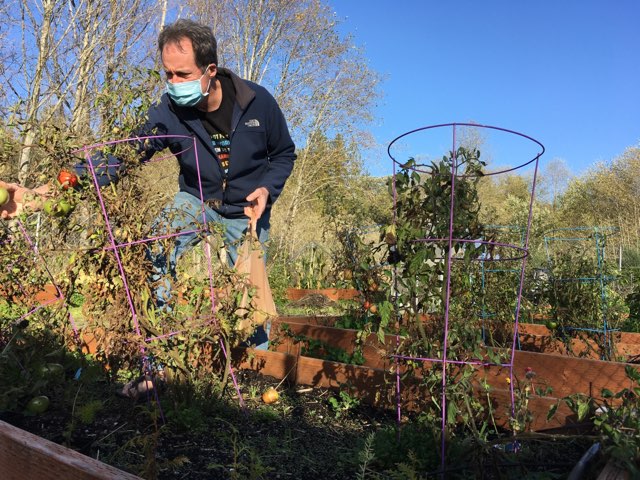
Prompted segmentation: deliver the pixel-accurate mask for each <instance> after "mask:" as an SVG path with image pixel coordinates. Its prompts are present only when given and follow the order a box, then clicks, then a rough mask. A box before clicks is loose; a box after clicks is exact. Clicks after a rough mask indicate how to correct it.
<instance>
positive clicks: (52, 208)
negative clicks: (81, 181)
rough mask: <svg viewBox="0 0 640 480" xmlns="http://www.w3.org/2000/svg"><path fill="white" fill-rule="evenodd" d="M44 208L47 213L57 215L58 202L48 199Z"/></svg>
mask: <svg viewBox="0 0 640 480" xmlns="http://www.w3.org/2000/svg"><path fill="white" fill-rule="evenodd" d="M42 209H43V210H44V213H46V214H47V215H55V214H56V210H57V209H56V202H54V201H53V200H52V199H48V200H47V201H45V202H44V205H43V206H42Z"/></svg>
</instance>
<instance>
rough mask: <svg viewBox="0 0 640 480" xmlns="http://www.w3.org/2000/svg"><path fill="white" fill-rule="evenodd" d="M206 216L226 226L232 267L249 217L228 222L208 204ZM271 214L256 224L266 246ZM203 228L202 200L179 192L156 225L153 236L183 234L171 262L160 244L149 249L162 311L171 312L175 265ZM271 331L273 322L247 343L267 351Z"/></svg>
mask: <svg viewBox="0 0 640 480" xmlns="http://www.w3.org/2000/svg"><path fill="white" fill-rule="evenodd" d="M204 213H205V217H206V220H207V223H218V224H221V225H223V227H224V244H225V246H226V247H227V251H228V255H227V259H228V260H229V263H230V265H233V264H234V263H235V261H236V258H237V257H238V246H239V244H240V242H241V241H242V238H243V236H244V234H245V233H246V231H247V227H248V225H249V219H248V218H247V217H242V218H225V217H223V216H222V215H220V214H219V213H218V212H216V211H215V210H213V209H212V208H210V207H209V206H208V205H206V204H205V205H204ZM270 213H271V211H270V210H267V211H265V212H264V214H263V215H262V216H261V217H260V220H258V224H257V233H258V239H259V240H260V243H261V244H262V245H263V246H264V244H265V242H266V241H267V240H268V239H269V217H270ZM201 228H202V204H201V202H200V199H198V198H196V197H194V196H193V195H191V194H190V193H187V192H178V193H177V194H176V196H175V197H174V199H173V202H172V203H170V204H168V205H167V206H166V207H165V208H164V209H163V210H162V212H160V214H159V215H158V217H157V218H156V219H155V221H154V222H153V226H152V235H153V236H160V235H163V234H169V233H180V232H184V233H182V234H181V235H178V236H176V237H173V239H174V247H173V248H172V249H171V251H170V252H169V255H168V259H167V254H166V252H165V250H164V249H163V248H162V244H161V242H156V248H155V249H153V248H148V249H147V254H148V256H149V259H150V260H151V262H152V263H153V273H152V275H151V276H150V281H151V282H153V283H154V284H156V285H157V287H156V289H155V294H156V299H157V300H156V304H157V306H158V308H160V309H161V310H165V311H166V310H169V305H168V302H169V300H170V299H171V284H170V281H169V278H167V277H168V276H170V277H171V278H173V279H174V280H175V278H176V263H177V261H178V259H179V258H180V257H181V256H182V255H183V254H184V253H185V252H187V251H188V250H190V249H191V248H193V247H194V246H195V245H197V244H198V243H199V242H200V240H201V234H202V232H200V229H201ZM187 232H188V233H187ZM154 250H155V251H154ZM167 260H168V261H167ZM167 274H168V275H167ZM270 330H271V323H270V322H268V323H267V325H266V328H263V327H258V328H257V329H256V331H255V332H254V334H253V335H252V336H251V337H250V338H249V339H248V340H247V343H249V344H253V345H257V347H256V348H258V349H260V350H266V349H267V348H268V346H269V343H268V340H269V331H270Z"/></svg>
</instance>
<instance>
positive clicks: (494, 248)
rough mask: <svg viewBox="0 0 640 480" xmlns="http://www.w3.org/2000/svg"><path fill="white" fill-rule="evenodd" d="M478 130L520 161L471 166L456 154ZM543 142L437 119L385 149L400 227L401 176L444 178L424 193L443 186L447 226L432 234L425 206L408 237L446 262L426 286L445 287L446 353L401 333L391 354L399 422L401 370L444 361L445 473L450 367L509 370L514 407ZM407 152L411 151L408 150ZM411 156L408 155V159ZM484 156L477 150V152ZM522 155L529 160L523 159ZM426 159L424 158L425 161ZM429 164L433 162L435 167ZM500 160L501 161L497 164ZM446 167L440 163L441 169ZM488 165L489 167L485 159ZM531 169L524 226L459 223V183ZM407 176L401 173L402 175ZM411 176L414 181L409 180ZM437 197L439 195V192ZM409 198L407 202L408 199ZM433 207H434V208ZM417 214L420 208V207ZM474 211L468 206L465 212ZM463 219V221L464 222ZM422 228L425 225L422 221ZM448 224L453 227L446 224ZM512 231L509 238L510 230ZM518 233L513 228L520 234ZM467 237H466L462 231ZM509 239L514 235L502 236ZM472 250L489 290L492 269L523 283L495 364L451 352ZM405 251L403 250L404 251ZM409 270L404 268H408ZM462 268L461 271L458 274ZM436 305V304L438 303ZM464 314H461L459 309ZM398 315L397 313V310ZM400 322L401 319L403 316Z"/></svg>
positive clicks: (434, 261)
mask: <svg viewBox="0 0 640 480" xmlns="http://www.w3.org/2000/svg"><path fill="white" fill-rule="evenodd" d="M478 132H482V135H484V134H489V135H493V136H496V137H499V138H500V139H501V140H500V141H499V142H498V143H499V146H500V145H502V150H499V149H496V150H495V151H491V149H490V153H491V154H492V155H493V156H495V157H499V158H498V159H499V160H504V159H505V158H507V159H511V160H512V159H514V158H515V159H520V161H519V162H518V161H516V162H514V163H519V164H518V165H517V166H515V167H511V166H499V165H498V166H497V167H494V168H493V169H492V170H489V169H487V168H481V169H479V168H476V169H472V168H470V167H469V164H468V163H466V161H467V159H465V158H458V154H459V152H460V151H459V148H460V147H473V148H475V147H476V146H479V145H480V144H482V143H483V138H482V136H479V135H478ZM434 149H435V150H436V151H438V152H440V155H441V154H442V152H443V151H444V152H446V153H448V154H449V157H448V158H447V156H446V155H445V156H444V157H442V159H443V163H440V164H437V163H436V162H435V161H434V160H433V159H434V158H438V157H435V156H433V155H432V154H431V153H430V152H432V151H433V150H434ZM544 151H545V148H544V146H543V145H542V144H541V143H540V142H539V141H537V140H535V139H534V138H532V137H530V136H527V135H524V134H522V133H518V132H516V131H513V130H508V129H505V128H500V127H495V126H490V125H479V124H474V123H446V124H438V125H431V126H426V127H422V128H417V129H414V130H411V131H409V132H406V133H404V134H402V135H400V136H398V137H396V138H395V139H394V140H392V141H391V143H390V144H389V147H388V149H387V153H388V155H389V157H390V158H391V160H392V162H393V177H392V194H393V222H394V225H396V224H398V223H399V221H400V220H401V219H400V218H399V214H401V213H402V212H401V211H400V210H401V209H402V208H405V205H406V204H408V203H410V202H413V203H412V205H414V207H415V203H416V197H415V196H414V197H411V198H409V199H407V197H403V198H400V197H399V192H398V189H397V186H398V181H404V182H405V183H404V184H403V185H404V186H405V187H406V185H407V182H408V181H411V182H414V183H413V185H420V183H419V182H420V181H421V180H420V179H421V178H429V177H431V178H434V176H438V175H439V176H440V177H439V178H440V180H438V181H437V182H435V183H433V184H432V185H434V187H433V190H429V191H427V189H426V188H424V189H423V190H422V195H423V196H424V195H429V194H433V192H434V191H437V192H439V195H441V198H439V199H437V198H434V201H438V200H439V201H440V203H439V205H437V207H438V208H441V209H443V210H444V212H445V215H446V216H448V218H444V219H443V218H442V216H441V218H440V220H441V221H442V228H441V229H440V230H439V231H438V232H437V233H441V234H440V235H437V236H431V235H429V234H430V233H433V232H434V231H435V229H433V228H431V227H432V226H433V225H432V223H433V222H432V221H431V218H432V215H434V213H433V212H434V211H435V209H436V206H434V207H433V210H429V211H428V212H427V211H425V212H424V213H423V215H424V218H425V219H428V220H427V221H426V224H427V227H426V236H420V235H419V234H418V236H416V237H415V238H412V239H410V240H408V241H409V242H410V243H411V244H413V245H417V244H422V245H428V246H430V247H431V249H432V252H433V253H432V254H431V256H430V257H428V258H425V260H424V262H427V263H429V262H430V263H429V265H431V266H432V267H433V268H441V271H442V274H441V275H436V276H435V277H434V278H435V280H436V283H439V285H433V282H432V283H431V284H429V285H426V284H425V285H424V286H423V288H424V290H425V291H426V289H432V290H433V289H434V288H435V289H439V290H438V292H440V293H441V295H440V296H439V297H440V298H441V299H442V300H441V301H440V303H439V304H438V305H436V306H437V310H438V311H439V312H440V313H441V314H442V315H441V316H442V317H443V319H444V321H443V322H442V326H443V327H442V331H441V332H440V338H441V342H442V343H441V355H438V356H422V355H415V354H412V353H406V352H403V351H402V348H401V335H400V334H397V335H396V342H395V343H396V353H395V354H393V355H391V357H392V358H394V359H395V370H396V372H395V373H396V405H397V421H398V424H400V420H401V409H402V401H401V398H402V396H401V393H402V388H403V385H402V381H401V373H402V372H403V370H404V369H405V366H406V364H407V363H408V362H409V363H422V364H432V365H433V364H435V365H438V364H440V365H441V366H442V374H441V376H442V379H441V389H442V392H441V398H440V410H441V414H442V418H441V429H442V432H441V433H442V435H441V471H440V473H441V475H444V474H445V472H446V470H445V469H446V433H447V407H448V403H447V387H448V383H449V382H450V380H449V379H448V378H447V366H463V365H473V366H475V367H491V366H495V367H500V368H506V369H507V370H508V377H507V382H508V385H509V394H510V400H511V412H512V415H513V414H514V413H515V401H516V399H515V393H514V372H513V366H514V355H515V350H516V346H517V341H518V322H519V317H520V310H521V297H522V290H523V283H524V275H525V266H526V262H527V257H528V254H529V250H528V245H529V233H530V230H531V222H532V216H533V202H534V197H535V186H536V179H537V174H538V163H539V160H540V156H541V155H542V154H543V153H544ZM408 152H410V153H411V154H412V155H411V157H410V161H409V162H407V161H406V160H405V161H402V160H400V156H401V155H403V156H404V155H406V154H407V153H408ZM407 156H408V155H407ZM404 158H406V156H405V157H404ZM478 158H479V153H478ZM523 158H524V161H522V159H523ZM421 162H422V163H421ZM429 163H430V165H429ZM496 165H497V164H496ZM441 167H442V168H441ZM485 167H486V165H485ZM525 168H527V169H530V170H532V172H531V174H532V177H531V182H530V185H529V189H528V194H527V196H528V202H527V203H524V202H523V203H522V205H521V206H522V208H523V210H524V211H525V214H526V216H523V217H522V218H524V219H525V222H526V224H525V225H520V226H518V227H515V228H511V227H499V228H496V227H495V226H494V227H493V228H491V229H487V230H485V234H487V232H488V231H489V230H491V231H492V234H491V235H488V236H484V235H483V236H480V237H477V238H469V236H467V235H461V233H463V234H464V232H461V231H460V229H459V228H458V227H457V225H458V220H459V219H458V218H457V215H460V217H463V214H465V215H466V213H465V211H464V210H463V205H460V203H459V202H457V198H456V194H457V192H459V191H460V190H459V189H458V188H457V187H458V185H457V184H458V183H460V184H462V183H464V181H465V180H473V179H477V178H478V177H497V176H500V175H503V176H506V175H508V174H510V173H512V172H516V171H518V172H520V171H523V170H525ZM401 174H402V175H404V176H403V177H402V178H400V177H399V175H401ZM407 179H411V180H407ZM433 195H434V197H435V194H433ZM403 202H404V203H403ZM430 208H431V207H430ZM414 213H415V211H414ZM467 213H468V212H467ZM463 220H464V218H462V219H461V220H460V221H463ZM420 225H421V226H422V227H424V225H425V223H424V222H423V223H422V224H420ZM447 227H448V228H447ZM505 232H506V233H508V235H507V237H505V236H504V233H505ZM514 232H515V233H514ZM465 236H466V237H467V238H464V237H465ZM503 238H508V239H509V240H507V241H503ZM470 251H473V252H474V253H472V254H471V255H472V258H471V261H472V262H473V263H475V264H479V265H480V266H481V283H482V288H483V290H486V289H487V288H490V285H489V284H488V283H486V275H487V274H490V273H492V272H502V273H504V272H508V274H509V275H513V276H515V277H516V279H517V288H515V299H513V300H515V301H514V302H513V303H515V310H514V311H513V316H512V317H511V318H512V322H513V324H512V328H513V334H512V336H510V338H509V339H508V342H507V343H508V345H507V348H506V350H507V351H508V360H507V361H505V362H499V363H496V362H495V361H490V360H489V361H488V360H487V359H486V358H474V356H473V355H466V356H462V357H461V358H456V357H455V356H450V349H451V345H450V338H449V334H450V328H451V327H452V324H453V323H455V322H457V321H460V320H462V319H457V318H453V317H452V312H451V306H452V265H453V264H455V263H456V262H457V261H460V260H461V258H463V257H465V256H467V257H468V256H469V252H470ZM400 254H401V255H402V254H403V252H400ZM485 264H488V265H506V267H500V268H498V267H490V268H486V267H485ZM405 273H406V272H405ZM458 274H459V273H458ZM393 278H394V281H393V283H394V286H393V289H394V293H393V296H394V298H393V302H394V303H395V309H396V312H399V311H400V308H406V305H400V304H399V302H398V297H399V291H400V290H401V289H402V288H405V290H406V287H403V285H401V284H400V283H399V282H398V265H397V264H396V265H395V266H394V270H393ZM436 303H437V302H436ZM474 303H475V304H478V305H479V304H482V306H483V308H482V309H481V311H482V314H479V316H480V317H481V318H482V322H483V323H482V328H483V338H484V328H485V326H484V325H485V323H484V322H486V321H487V320H490V316H491V315H488V314H487V311H486V309H485V308H484V302H483V301H482V299H476V300H474ZM458 314H459V312H458ZM398 315H399V313H398ZM397 320H398V322H397V324H399V322H400V321H401V318H400V317H398V319H397Z"/></svg>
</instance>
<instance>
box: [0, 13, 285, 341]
mask: <svg viewBox="0 0 640 480" xmlns="http://www.w3.org/2000/svg"><path fill="white" fill-rule="evenodd" d="M158 49H159V51H160V54H161V59H162V65H163V68H164V71H165V74H166V78H167V83H166V88H167V91H166V93H165V94H164V95H163V96H162V98H161V100H160V102H159V103H158V104H157V105H155V106H154V107H152V108H151V109H150V110H149V112H148V119H147V122H146V124H145V125H144V126H143V127H142V129H140V131H139V132H138V135H139V136H146V135H157V136H159V137H158V138H154V139H152V140H148V141H145V142H144V146H143V147H142V150H143V151H142V155H143V158H142V160H143V161H145V160H149V159H150V158H151V157H152V156H153V154H154V153H155V152H157V151H161V150H163V149H165V148H169V149H170V150H171V151H172V152H173V153H174V154H175V155H176V157H177V159H178V162H179V166H180V173H179V179H178V181H179V186H180V191H179V192H178V193H177V194H176V196H175V198H174V199H173V202H171V203H170V204H169V205H167V206H166V207H165V209H164V210H163V211H162V213H161V214H160V216H159V217H158V219H157V220H156V222H155V223H154V232H156V233H161V232H162V231H166V229H167V228H169V229H170V230H172V231H193V230H194V229H195V230H197V229H198V228H199V227H200V226H201V222H202V213H201V201H200V187H199V179H200V182H201V184H202V191H203V195H204V200H205V214H206V219H207V222H216V223H220V224H222V225H223V226H224V227H225V244H226V245H227V247H228V250H229V253H230V258H229V260H230V262H231V263H234V262H235V256H236V248H235V246H236V243H237V242H238V240H239V239H240V238H241V237H242V235H243V234H244V232H245V231H246V229H247V226H248V220H249V218H251V219H252V221H255V222H257V223H256V231H257V234H258V238H259V239H260V241H261V242H262V243H264V242H265V241H266V240H267V238H268V232H269V218H270V214H271V207H272V205H273V203H274V202H275V201H276V199H277V198H278V196H279V195H280V193H281V192H282V189H283V187H284V184H285V182H286V180H287V178H288V177H289V175H290V174H291V170H292V169H293V162H294V160H295V158H296V155H295V146H294V144H293V141H292V140H291V136H290V134H289V131H288V128H287V125H286V122H285V119H284V116H283V114H282V112H281V110H280V108H279V107H278V105H277V103H276V101H275V99H274V98H273V97H272V96H271V95H270V94H269V93H268V92H267V90H266V89H264V88H263V87H261V86H259V85H257V84H255V83H252V82H249V81H246V80H242V79H240V78H239V77H238V76H236V75H235V74H234V73H233V72H231V71H229V70H227V69H225V68H219V67H218V55H217V44H216V39H215V37H214V35H213V33H212V31H211V29H210V28H209V27H206V26H204V25H201V24H199V23H196V22H193V21H191V20H187V19H181V20H178V21H176V22H175V23H173V24H171V25H167V26H165V27H164V28H163V30H162V31H161V33H160V35H159V37H158ZM163 135H173V136H184V137H186V138H183V137H162V136H163ZM193 139H195V143H196V146H195V148H194V146H193V145H194V142H193ZM196 161H197V165H198V166H199V170H200V172H199V175H198V170H197V165H196ZM108 163H109V164H110V166H108V167H105V166H103V164H104V159H103V158H96V159H95V160H94V161H92V164H93V165H94V166H95V167H96V172H97V173H98V175H99V178H98V181H99V183H100V184H101V185H105V184H107V183H109V182H111V181H113V180H115V179H116V178H117V176H118V173H119V171H118V169H119V167H116V166H113V164H112V162H108ZM101 164H102V165H101ZM83 172H84V170H83ZM16 198H17V195H16ZM2 215H3V217H4V216H5V213H4V212H2ZM198 241H199V237H198V234H197V232H194V233H190V234H186V235H180V236H178V237H176V242H175V248H174V249H173V251H172V252H169V258H168V259H167V252H164V251H160V252H154V253H153V254H151V259H152V261H153V265H154V275H153V277H152V280H153V281H154V282H157V283H159V285H160V286H159V287H158V289H157V290H156V294H157V303H158V306H159V307H160V308H163V307H165V305H166V302H167V300H168V298H169V294H168V291H169V289H168V282H166V281H165V280H166V276H167V274H170V275H172V276H175V264H176V261H177V259H178V258H179V257H180V256H181V255H182V254H183V253H184V252H185V251H186V250H187V249H188V248H190V247H192V246H193V245H195V244H196V243H197V242H198ZM261 333H262V335H260V334H259V335H258V337H257V338H256V337H255V336H254V339H253V340H254V343H260V345H259V348H266V339H267V338H266V335H265V334H264V332H261Z"/></svg>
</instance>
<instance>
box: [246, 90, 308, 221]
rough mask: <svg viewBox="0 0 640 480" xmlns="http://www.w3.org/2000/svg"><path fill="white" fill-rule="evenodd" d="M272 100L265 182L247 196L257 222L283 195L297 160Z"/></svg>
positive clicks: (279, 114) (281, 115)
mask: <svg viewBox="0 0 640 480" xmlns="http://www.w3.org/2000/svg"><path fill="white" fill-rule="evenodd" d="M269 96H270V101H271V108H270V112H269V124H268V131H267V151H268V155H269V167H268V169H267V172H266V173H265V175H264V178H263V179H262V182H261V186H260V187H259V188H257V189H256V190H254V191H253V192H252V193H250V194H249V196H247V201H249V202H251V203H252V205H251V206H250V207H248V208H252V209H253V212H254V215H257V217H256V219H257V218H260V216H261V215H262V214H263V213H264V211H265V209H266V208H267V206H270V205H272V204H273V203H274V202H275V201H276V200H277V199H278V197H279V196H280V193H282V189H283V188H284V184H285V182H286V181H287V179H288V178H289V175H291V171H292V170H293V163H294V161H295V159H296V153H295V149H296V147H295V144H294V143H293V140H292V139H291V135H290V133H289V128H288V127H287V122H286V120H285V118H284V115H283V113H282V110H280V107H279V106H278V104H277V103H276V101H275V99H274V98H273V97H271V95H270V94H269Z"/></svg>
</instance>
